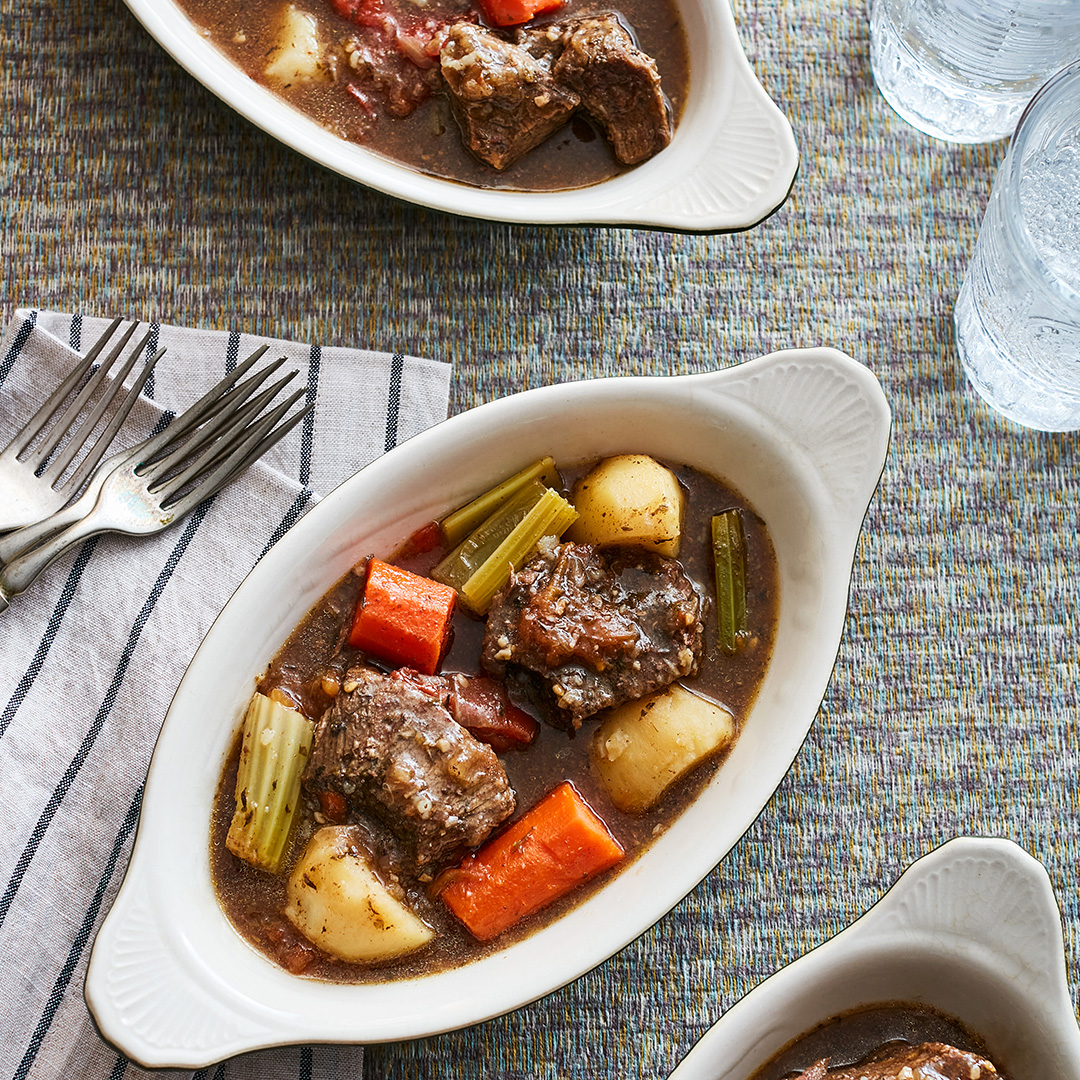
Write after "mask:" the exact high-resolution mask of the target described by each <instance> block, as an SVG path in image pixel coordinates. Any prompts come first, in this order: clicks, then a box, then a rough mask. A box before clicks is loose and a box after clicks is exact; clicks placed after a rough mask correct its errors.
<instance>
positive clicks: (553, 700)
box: [480, 542, 702, 728]
mask: <svg viewBox="0 0 1080 1080" xmlns="http://www.w3.org/2000/svg"><path fill="white" fill-rule="evenodd" d="M701 609H702V601H701V598H700V597H699V596H698V594H697V592H696V591H695V589H694V586H693V583H692V582H691V581H690V579H689V578H688V577H687V576H686V574H685V573H684V572H683V569H682V567H681V566H680V565H679V564H678V562H676V561H675V560H674V559H667V558H664V557H663V556H662V555H657V554H655V553H654V552H648V551H642V550H639V549H634V548H613V549H603V550H601V549H597V548H594V547H593V546H591V545H589V544H569V543H567V544H562V545H559V544H557V543H554V542H545V543H543V544H542V545H541V549H540V552H539V553H538V554H537V555H536V557H535V558H533V559H532V560H531V561H530V562H529V563H527V564H526V565H525V566H524V567H523V568H522V569H521V571H519V572H518V573H516V574H513V575H512V576H511V578H510V581H509V582H508V583H507V585H506V586H505V587H504V588H503V589H502V590H501V591H500V592H499V593H498V594H497V595H496V597H495V599H494V600H493V601H492V605H491V610H490V611H489V613H488V620H487V626H486V628H485V631H484V643H483V649H482V653H481V661H480V662H481V666H482V667H483V669H484V670H485V671H487V672H488V673H489V674H491V675H494V676H496V677H498V678H502V677H504V676H506V675H508V674H514V673H515V672H522V671H523V672H526V673H528V675H529V677H530V678H531V680H532V682H533V683H534V685H535V686H537V687H538V688H539V690H540V693H541V697H542V699H543V700H544V701H545V702H546V704H547V706H548V708H549V710H550V715H551V718H552V720H553V722H555V723H563V724H565V725H567V726H572V727H574V728H577V727H579V726H580V725H581V722H582V720H583V719H585V718H586V717H588V716H591V715H592V714H593V713H595V712H597V711H599V710H600V709H603V708H607V707H610V706H615V705H621V704H623V703H624V702H626V701H632V700H635V699H636V698H639V697H643V696H644V695H645V694H649V693H652V692H653V691H655V690H659V689H661V688H662V687H664V686H667V685H668V684H669V683H672V682H674V681H675V680H676V679H678V678H681V677H682V676H684V675H693V674H695V673H696V672H697V667H698V662H699V660H700V658H701V652H702V623H701V614H702V611H701Z"/></svg>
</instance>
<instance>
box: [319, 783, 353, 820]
mask: <svg viewBox="0 0 1080 1080" xmlns="http://www.w3.org/2000/svg"><path fill="white" fill-rule="evenodd" d="M319 809H320V810H321V811H322V814H323V817H324V818H326V820H327V821H329V822H330V823H331V824H332V825H340V824H341V823H342V822H343V821H344V820H345V811H346V810H347V806H346V803H345V796H344V795H339V794H338V793H337V792H336V791H320V792H319Z"/></svg>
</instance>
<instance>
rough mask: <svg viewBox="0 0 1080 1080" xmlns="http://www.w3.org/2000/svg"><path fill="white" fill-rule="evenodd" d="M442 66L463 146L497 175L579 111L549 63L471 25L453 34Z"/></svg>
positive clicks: (460, 26) (573, 96) (453, 30)
mask: <svg viewBox="0 0 1080 1080" xmlns="http://www.w3.org/2000/svg"><path fill="white" fill-rule="evenodd" d="M440 64H441V68H442V74H443V79H444V80H445V84H446V90H447V94H448V96H449V98H450V103H451V105H452V107H453V110H454V115H455V116H456V117H457V121H458V125H459V126H460V128H461V134H462V138H463V139H464V141H465V145H466V146H467V147H468V148H469V150H470V151H471V152H472V153H473V154H474V155H475V156H476V157H478V158H479V159H480V160H481V161H484V162H486V163H487V164H488V165H491V166H492V167H493V168H495V169H499V170H502V169H506V168H508V167H509V166H510V165H512V164H513V163H514V162H515V161H517V159H518V158H520V157H521V156H522V155H523V154H526V153H528V151H530V150H532V149H533V147H535V146H539V144H540V143H542V142H543V141H544V140H545V139H546V138H547V137H548V136H549V135H551V134H552V133H553V132H555V131H556V130H558V129H559V128H560V127H562V125H563V124H565V123H566V121H567V120H569V118H570V116H571V114H572V113H573V111H574V109H576V108H577V105H578V95H577V94H576V93H575V92H574V91H573V90H569V89H567V88H566V87H565V86H562V85H560V84H559V83H558V82H557V81H556V80H555V79H554V78H553V77H552V73H551V64H550V63H549V62H548V61H547V60H545V59H537V57H535V56H533V55H532V53H530V52H529V51H528V50H527V49H525V48H522V47H521V46H519V45H516V44H514V43H513V42H511V41H508V40H506V39H505V38H503V37H500V36H499V35H498V34H496V33H494V32H492V31H490V30H486V29H484V28H483V27H480V26H475V25H473V24H472V23H466V22H462V23H456V24H455V25H454V26H452V27H451V28H450V32H449V34H448V35H447V37H446V40H445V42H444V43H443V46H442V51H441V53H440Z"/></svg>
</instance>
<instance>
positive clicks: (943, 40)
mask: <svg viewBox="0 0 1080 1080" xmlns="http://www.w3.org/2000/svg"><path fill="white" fill-rule="evenodd" d="M869 6H870V64H871V67H872V68H873V71H874V79H875V81H876V82H877V85H878V89H879V90H880V91H881V93H882V96H883V97H884V98H885V100H886V101H888V103H889V104H890V105H891V106H892V107H893V108H894V109H895V110H896V111H897V112H898V113H899V114H900V115H901V116H902V117H903V118H904V119H905V120H907V121H908V122H909V123H910V124H913V125H914V126H915V127H917V128H918V129H919V130H920V131H925V132H926V133H927V134H929V135H936V136H937V137H938V138H941V139H948V140H950V141H951V142H988V141H989V140H991V139H1001V138H1004V137H1006V136H1007V135H1009V134H1011V133H1012V131H1013V129H1014V128H1015V127H1016V121H1017V118H1018V117H1019V116H1020V113H1021V112H1023V109H1024V106H1025V105H1026V104H1027V103H1028V101H1029V100H1030V99H1031V95H1032V94H1034V93H1035V91H1036V90H1037V89H1038V88H1039V87H1040V86H1041V85H1042V84H1043V83H1044V82H1045V81H1046V80H1047V78H1049V76H1050V75H1052V74H1053V73H1054V72H1055V71H1058V70H1059V69H1060V68H1062V67H1064V66H1065V65H1066V64H1068V63H1070V62H1071V61H1073V60H1075V59H1077V58H1078V57H1080V0H869Z"/></svg>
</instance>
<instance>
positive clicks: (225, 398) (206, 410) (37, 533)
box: [0, 345, 295, 564]
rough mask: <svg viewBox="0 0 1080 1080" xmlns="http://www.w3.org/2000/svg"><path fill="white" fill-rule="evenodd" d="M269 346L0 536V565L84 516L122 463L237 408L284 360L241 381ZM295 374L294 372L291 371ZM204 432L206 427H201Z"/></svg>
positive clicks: (174, 441) (176, 440)
mask: <svg viewBox="0 0 1080 1080" xmlns="http://www.w3.org/2000/svg"><path fill="white" fill-rule="evenodd" d="M268 348H269V346H268V345H261V346H260V347H259V348H257V349H256V350H255V351H254V352H253V353H252V354H251V356H249V357H248V358H247V359H246V360H245V361H244V362H243V363H242V364H239V365H237V367H236V368H234V369H233V370H232V371H231V372H230V373H229V374H228V375H226V376H225V377H224V378H223V379H222V380H221V381H220V382H219V383H217V384H216V385H215V386H213V387H212V388H211V389H210V390H209V391H207V393H205V394H204V395H203V396H202V397H201V398H199V400H198V401H196V402H195V403H194V404H193V405H191V406H190V407H189V408H188V409H187V410H185V412H184V413H182V414H181V415H180V416H179V417H178V418H176V419H175V420H174V421H173V422H172V424H170V425H169V427H167V428H166V429H165V430H164V431H162V432H160V433H159V434H158V435H156V436H151V437H150V438H148V439H144V440H143V441H142V442H140V443H138V444H137V445H135V446H132V447H129V448H128V449H127V450H123V451H121V452H120V453H118V454H114V455H113V456H112V457H110V458H108V459H107V460H106V461H104V462H102V464H101V467H100V468H99V469H98V470H97V471H96V472H95V473H94V474H93V476H91V478H90V482H89V484H87V486H86V489H85V490H84V491H83V493H82V495H80V496H79V498H78V499H76V500H75V502H73V503H70V504H69V505H68V506H65V507H63V508H62V509H60V510H57V511H56V513H54V514H51V515H49V516H48V517H46V518H44V519H42V520H41V521H38V522H35V523H34V524H32V525H26V526H24V527H23V528H21V529H15V530H14V531H13V532H9V533H6V534H4V535H0V564H3V563H9V562H11V561H12V560H13V559H14V558H15V557H16V556H18V555H20V554H21V553H22V552H24V551H27V550H29V549H30V548H32V547H36V546H37V545H39V544H40V543H41V542H42V541H43V540H45V539H46V538H47V537H49V536H51V535H52V534H53V533H57V532H59V531H60V530H61V529H63V528H66V527H67V526H68V525H73V524H74V523H75V522H77V521H79V520H80V519H81V518H84V517H86V515H87V514H89V513H90V511H91V510H93V509H94V505H95V503H96V502H97V498H98V495H99V494H101V489H102V487H103V486H104V485H105V481H106V480H107V479H108V478H109V476H110V475H111V474H112V473H113V472H114V471H115V470H116V469H117V468H119V467H120V466H121V465H125V464H141V463H142V462H143V461H144V460H147V459H149V458H152V457H153V456H154V455H155V454H157V453H158V452H159V451H161V450H163V449H164V448H165V447H166V445H168V444H170V443H172V444H175V445H179V442H180V440H181V439H182V438H183V436H184V435H186V434H187V433H188V432H190V431H192V429H193V428H195V427H197V426H198V425H199V424H201V423H204V422H206V421H208V420H211V419H213V417H214V416H215V415H217V414H218V413H220V412H221V411H222V410H225V409H228V408H229V407H230V406H235V407H237V408H239V406H240V405H242V404H243V403H244V402H245V401H247V399H248V398H249V397H250V396H251V395H252V394H253V393H254V392H255V390H257V389H258V387H259V386H261V385H262V383H263V382H265V381H266V379H267V378H268V377H269V376H270V375H272V374H273V373H274V372H275V371H276V370H277V369H278V368H279V367H281V365H282V364H283V363H284V362H285V361H284V358H282V359H280V360H277V361H275V362H274V363H272V364H268V365H267V366H266V367H264V368H263V369H262V370H261V371H259V372H256V374H254V375H252V376H251V377H250V378H248V379H245V380H244V381H243V382H241V381H240V380H241V379H242V378H243V376H245V375H246V374H247V373H248V372H249V371H250V370H251V368H252V367H253V366H254V365H255V363H256V361H257V360H259V359H260V358H261V357H262V355H263V354H264V353H265V352H266V350H267V349H268ZM294 374H295V373H294ZM203 430H204V433H205V431H206V429H205V428H204V429H203Z"/></svg>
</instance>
